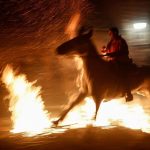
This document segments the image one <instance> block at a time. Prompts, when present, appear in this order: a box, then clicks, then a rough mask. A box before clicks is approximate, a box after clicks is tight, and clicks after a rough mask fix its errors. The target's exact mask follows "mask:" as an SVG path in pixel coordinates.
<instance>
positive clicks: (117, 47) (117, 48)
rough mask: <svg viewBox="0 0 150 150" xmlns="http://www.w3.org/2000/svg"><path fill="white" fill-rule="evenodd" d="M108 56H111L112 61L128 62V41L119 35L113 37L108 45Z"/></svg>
mask: <svg viewBox="0 0 150 150" xmlns="http://www.w3.org/2000/svg"><path fill="white" fill-rule="evenodd" d="M106 53H107V56H109V57H110V61H117V62H123V63H127V62H128V61H129V50H128V45H127V43H126V41H125V40H124V39H123V38H122V37H121V36H118V37H117V38H115V39H111V40H110V41H109V42H108V44H107V47H106Z"/></svg>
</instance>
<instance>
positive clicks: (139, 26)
mask: <svg viewBox="0 0 150 150" xmlns="http://www.w3.org/2000/svg"><path fill="white" fill-rule="evenodd" d="M146 26H147V23H146V22H139V23H134V24H133V27H134V29H145V28H146Z"/></svg>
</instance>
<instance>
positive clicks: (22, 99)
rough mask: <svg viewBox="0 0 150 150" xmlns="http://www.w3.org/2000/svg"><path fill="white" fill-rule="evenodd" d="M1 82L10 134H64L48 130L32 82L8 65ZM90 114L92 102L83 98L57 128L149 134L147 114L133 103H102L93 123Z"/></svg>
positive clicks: (46, 115) (47, 117)
mask: <svg viewBox="0 0 150 150" xmlns="http://www.w3.org/2000/svg"><path fill="white" fill-rule="evenodd" d="M2 81H3V83H5V85H6V88H7V89H8V91H9V97H8V98H9V100H10V102H9V111H10V112H11V113H12V116H11V119H12V122H13V129H12V130H11V132H13V133H20V132H25V133H26V135H28V136H33V135H37V134H40V133H45V134H51V133H61V132H64V131H66V129H65V127H64V128H61V129H52V128H50V127H51V125H52V123H51V120H54V118H52V119H51V120H50V118H49V113H48V112H47V111H46V110H45V107H44V103H43V100H42V98H41V96H40V89H41V88H40V87H35V86H34V83H35V82H32V83H30V82H28V81H27V79H26V76H25V75H24V74H20V75H17V74H16V73H15V72H14V71H13V69H12V67H11V66H9V65H7V66H6V67H5V69H4V71H3V74H2ZM134 101H135V100H134ZM94 113H95V103H94V101H93V100H92V98H90V97H87V98H85V100H84V102H83V103H82V104H81V105H79V106H76V107H75V108H74V109H73V110H72V111H70V112H69V114H68V115H67V117H66V118H65V120H64V121H63V122H62V123H61V125H69V128H81V127H87V126H88V125H92V126H101V127H108V128H109V127H112V126H113V127H115V126H123V127H127V128H131V129H140V130H142V131H143V132H147V133H150V114H148V112H146V111H145V110H144V108H143V107H142V105H141V104H140V103H138V102H137V101H136V102H135V103H130V104H129V103H125V102H124V100H123V99H114V100H111V101H108V102H102V103H101V105H100V109H99V112H98V115H97V119H96V121H94V120H93V119H92V118H93V116H94ZM67 128H68V127H67ZM48 132H49V133H48Z"/></svg>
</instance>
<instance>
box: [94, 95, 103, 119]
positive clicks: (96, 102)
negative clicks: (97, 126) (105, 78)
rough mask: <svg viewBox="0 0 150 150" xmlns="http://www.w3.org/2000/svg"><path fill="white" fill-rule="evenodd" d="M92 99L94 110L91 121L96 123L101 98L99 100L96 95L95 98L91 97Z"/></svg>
mask: <svg viewBox="0 0 150 150" xmlns="http://www.w3.org/2000/svg"><path fill="white" fill-rule="evenodd" d="M93 99H94V102H95V106H96V110H95V114H94V117H93V119H94V120H95V121H96V117H97V113H98V110H99V107H100V104H101V101H102V98H100V97H99V96H97V95H96V96H93Z"/></svg>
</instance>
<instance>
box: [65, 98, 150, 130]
mask: <svg viewBox="0 0 150 150" xmlns="http://www.w3.org/2000/svg"><path fill="white" fill-rule="evenodd" d="M94 113H95V104H94V101H93V100H92V99H91V98H86V99H85V102H84V104H82V105H81V106H79V107H77V108H75V109H74V110H72V111H71V112H70V113H69V114H68V117H67V118H66V119H65V121H64V122H63V124H74V126H72V128H77V127H86V126H87V125H90V124H92V125H94V126H102V127H106V126H107V127H112V126H124V127H127V128H131V129H141V130H142V131H143V132H147V133H150V115H149V114H148V113H146V112H145V111H144V109H143V107H142V106H141V105H140V104H138V103H137V104H135V103H134V104H125V102H124V100H122V99H116V100H115V99H114V100H111V101H108V102H102V103H101V105H100V110H99V112H98V115H97V119H96V121H95V122H93V121H92V122H91V120H92V117H93V116H94ZM76 123H77V124H76Z"/></svg>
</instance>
